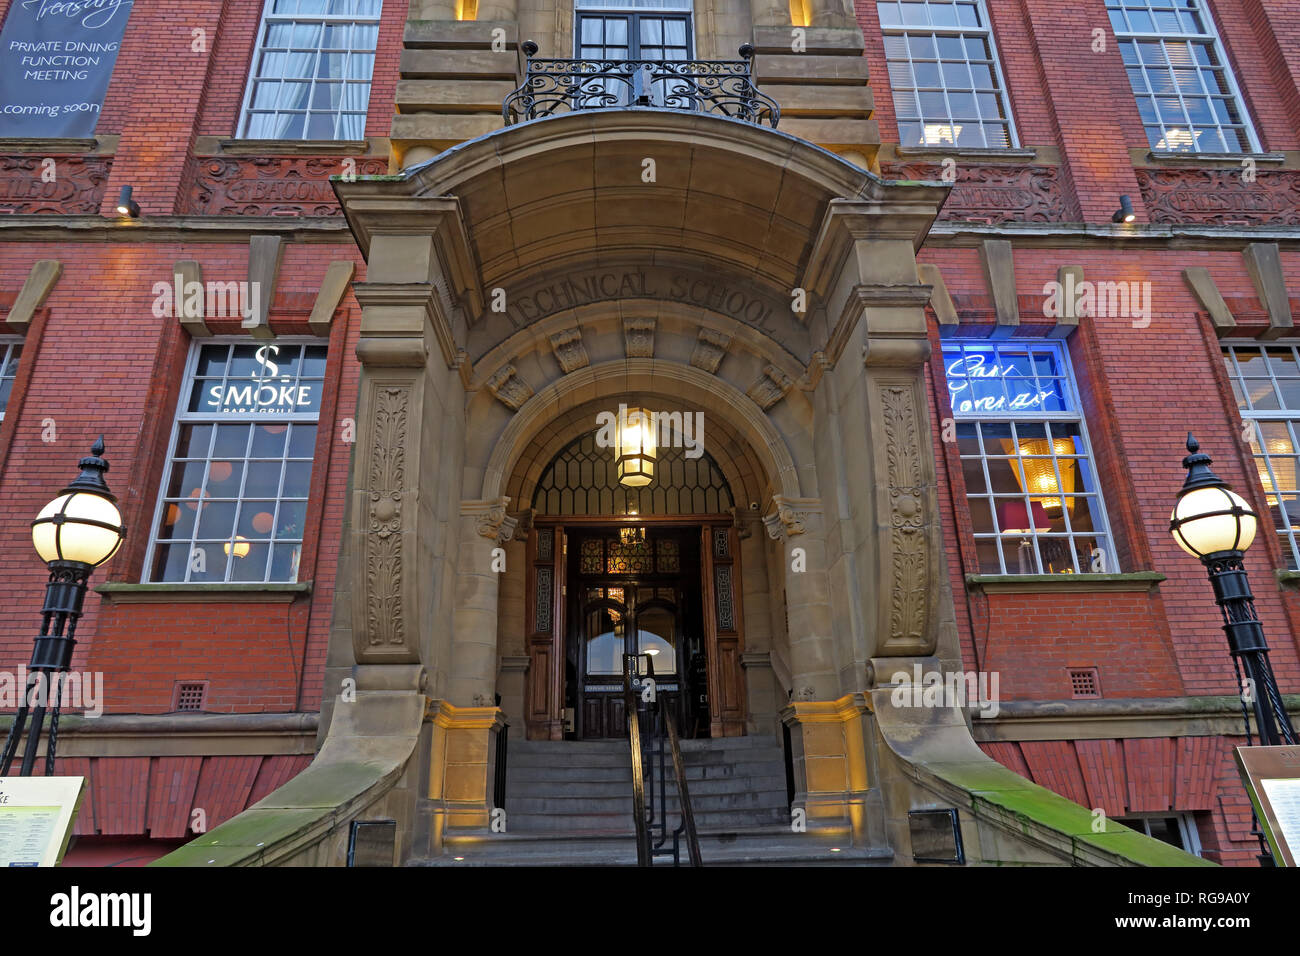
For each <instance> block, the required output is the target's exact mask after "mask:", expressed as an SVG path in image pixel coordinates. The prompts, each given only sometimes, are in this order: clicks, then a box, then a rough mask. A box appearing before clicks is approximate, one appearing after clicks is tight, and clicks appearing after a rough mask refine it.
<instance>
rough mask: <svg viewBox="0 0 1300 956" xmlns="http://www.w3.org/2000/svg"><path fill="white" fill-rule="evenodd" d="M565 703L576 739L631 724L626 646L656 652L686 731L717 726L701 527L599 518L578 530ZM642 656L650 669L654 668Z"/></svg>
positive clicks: (699, 732) (663, 695)
mask: <svg viewBox="0 0 1300 956" xmlns="http://www.w3.org/2000/svg"><path fill="white" fill-rule="evenodd" d="M567 561H568V567H567V572H568V573H567V575H566V579H567V581H568V588H567V592H568V593H567V598H566V600H567V614H566V621H567V623H568V627H567V634H566V635H565V678H566V679H565V682H564V684H565V707H566V708H573V711H572V712H573V715H574V726H573V730H572V732H571V733H568V734H566V737H567V738H569V739H580V740H581V739H585V740H600V739H612V738H619V737H622V736H624V735H625V734H626V733H627V730H626V725H625V718H626V715H625V713H624V704H623V678H622V668H623V655H624V654H639V655H645V654H649V655H651V657H652V659H653V662H654V672H655V680H656V684H657V693H658V696H659V700H660V702H661V704H662V705H663V706H665V707H667V708H669V711H670V713H674V714H676V716H677V721H678V727H679V728H680V729H681V735H682V736H683V737H701V736H703V737H707V736H708V735H709V708H708V679H707V674H708V669H707V661H706V659H705V639H704V627H703V621H704V617H703V607H702V600H701V593H700V590H701V589H700V581H701V577H700V529H699V527H681V526H675V527H669V526H660V527H656V526H655V525H654V524H638V525H616V524H612V525H591V526H587V527H583V528H575V529H574V530H573V532H572V534H571V537H570V538H569V546H568V555H567ZM644 661H645V659H644V658H642V670H643V672H644V670H645V663H644Z"/></svg>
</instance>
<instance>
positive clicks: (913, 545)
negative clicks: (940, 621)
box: [877, 384, 932, 653]
mask: <svg viewBox="0 0 1300 956" xmlns="http://www.w3.org/2000/svg"><path fill="white" fill-rule="evenodd" d="M877 394H878V397H879V400H880V408H881V415H882V418H883V423H884V433H885V482H886V487H887V488H888V491H889V552H890V570H889V581H888V584H889V589H888V592H889V620H888V627H889V630H888V634H887V636H886V645H888V644H890V643H896V644H898V645H901V646H902V647H903V648H912V649H916V648H919V647H920V646H921V645H923V644H924V642H925V639H926V601H927V595H928V594H929V590H930V587H931V584H932V582H931V581H930V563H931V562H930V557H931V556H930V545H929V537H928V529H927V527H926V520H925V519H926V496H927V493H928V489H927V488H926V482H925V464H924V462H923V460H922V457H921V456H922V453H923V452H922V444H923V443H924V442H927V441H928V438H927V436H926V433H925V431H924V430H923V429H922V428H921V423H920V417H919V414H918V410H917V407H916V393H915V389H914V388H913V387H912V386H911V385H903V384H899V385H881V386H879V387H878V393H877ZM927 447H928V446H927ZM927 653H928V652H927Z"/></svg>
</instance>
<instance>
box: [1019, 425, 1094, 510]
mask: <svg viewBox="0 0 1300 956" xmlns="http://www.w3.org/2000/svg"><path fill="white" fill-rule="evenodd" d="M1002 449H1003V451H1005V452H1006V453H1007V454H1008V455H1014V454H1015V453H1016V443H1015V442H1013V441H1012V440H1011V439H1009V438H1004V439H1002ZM1020 454H1021V455H1030V456H1035V457H1028V458H1021V459H1019V460H1018V461H1017V460H1015V459H1013V460H1012V462H1011V469H1012V471H1014V472H1015V475H1016V484H1018V485H1019V486H1020V490H1021V491H1023V492H1025V493H1027V494H1029V495H1031V496H1034V497H1033V501H1034V503H1035V504H1037V505H1042V506H1043V507H1044V508H1046V509H1047V510H1048V511H1055V512H1056V513H1057V516H1058V517H1059V516H1060V512H1061V496H1062V495H1064V496H1065V502H1066V508H1067V509H1068V510H1069V512H1070V513H1071V514H1073V513H1074V497H1073V495H1074V483H1075V475H1076V474H1077V471H1076V468H1075V462H1074V459H1073V458H1069V457H1066V456H1069V455H1073V454H1075V447H1074V439H1073V438H1068V437H1065V438H1054V439H1052V440H1051V441H1048V440H1047V439H1046V438H1031V439H1027V440H1024V441H1021V442H1020ZM1052 455H1055V456H1056V467H1053V465H1052ZM1058 468H1059V469H1060V472H1061V480H1060V482H1059V483H1058V482H1057V480H1056V472H1057V469H1058Z"/></svg>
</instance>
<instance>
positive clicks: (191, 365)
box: [141, 335, 329, 587]
mask: <svg viewBox="0 0 1300 956" xmlns="http://www.w3.org/2000/svg"><path fill="white" fill-rule="evenodd" d="M249 344H270V345H291V346H299V345H316V346H326V347H328V344H329V340H328V339H324V338H319V337H316V336H310V335H298V336H288V335H286V336H280V337H277V338H275V339H256V340H254V339H251V338H249V337H248V336H246V335H215V336H211V337H209V338H204V339H195V340H193V341H192V342H191V343H190V353H189V355H188V356H187V357H186V360H185V373H184V377H183V379H182V381H181V391H180V395H179V396H178V397H177V400H176V408H175V410H174V411H173V414H172V427H171V433H170V435H169V436H168V439H167V452H166V458H165V459H164V462H163V473H162V480H161V482H160V483H159V485H158V494H157V498H156V501H155V504H154V514H153V520H152V522H151V523H150V525H149V547H148V550H147V551H146V553H145V559H144V568H143V570H142V571H141V581H143V582H144V583H146V584H187V585H190V586H193V587H203V586H205V585H221V584H250V585H256V584H285V583H295V582H296V581H297V578H298V575H297V574H295V575H294V581H292V582H290V581H278V580H273V579H271V578H270V570H271V563H272V561H271V556H270V555H268V559H267V565H266V569H265V571H264V572H263V576H262V578H261V579H260V580H247V579H241V580H231V578H230V577H229V573H230V571H231V570H232V569H233V568H234V567H235V565H234V559H233V558H232V557H231V556H230V555H227V558H228V559H229V560H227V562H226V571H225V573H224V574H223V575H222V577H221V578H220V580H207V581H191V580H190V576H191V574H192V571H193V568H192V565H191V564H190V563H189V562H187V563H186V567H185V580H184V581H166V580H163V579H157V578H155V577H154V575H153V562H154V556H155V554H156V552H157V549H158V545H159V543H160V541H167V542H171V541H174V540H180V539H172V538H160V537H159V534H158V533H159V531H161V530H162V520H163V514H164V512H165V510H166V507H167V504H168V502H167V485H168V482H170V480H171V477H172V465H173V463H174V459H175V454H176V441H177V439H178V438H179V436H180V430H181V426H182V425H190V424H196V423H197V424H213V425H219V424H236V423H243V424H247V423H253V424H257V423H260V422H262V421H274V422H284V423H286V424H294V423H299V424H305V425H315V426H316V429H317V431H316V436H317V440H318V441H319V439H320V425H321V421H320V410H319V409H320V408H321V407H322V406H323V402H324V381H322V383H321V386H322V393H321V394H320V395H319V396H317V409H318V410H317V411H316V412H288V413H284V414H276V415H265V416H264V417H261V418H259V417H256V413H247V414H244V415H238V416H237V415H230V414H222V413H220V412H190V411H186V406H187V405H188V404H189V401H190V395H191V393H192V392H193V388H194V376H195V371H196V370H197V368H198V364H199V355H200V354H201V353H202V351H203V347H204V346H205V345H249ZM224 380H225V379H224V378H223V381H224ZM325 381H328V379H326V380H325ZM286 450H287V448H286ZM286 457H287V456H286ZM314 457H315V456H314V454H313V459H314ZM207 460H208V461H211V458H210V457H209V458H208V459H207ZM312 469H313V471H312V479H313V480H314V478H315V461H314V460H313V462H312ZM206 481H207V479H206V477H205V478H204V487H203V490H206ZM241 492H242V488H241ZM304 497H305V503H304V514H305V518H304V527H303V535H304V537H305V536H306V530H307V529H306V522H307V521H309V520H310V517H311V511H310V509H311V488H310V482H309V483H308V489H307V494H306V495H305V496H304ZM202 500H203V495H202V494H200V501H202ZM238 500H239V501H240V502H241V503H242V502H243V501H244V500H246V499H245V498H244V497H243V495H242V493H241V495H240V497H239V499H238ZM284 500H286V499H284V498H282V497H277V498H276V503H277V507H278V504H279V502H281V501H284ZM287 500H294V501H296V500H298V499H297V498H296V496H295V497H294V498H291V499H287ZM198 520H199V519H198V517H197V516H196V519H195V521H196V524H195V531H196V532H197V530H198V526H197V521H198ZM195 540H196V539H195V535H193V534H191V535H190V543H191V551H190V554H191V556H192V555H193V543H194V541H195ZM205 540H206V539H205ZM300 545H301V542H300ZM299 570H301V567H300V568H299Z"/></svg>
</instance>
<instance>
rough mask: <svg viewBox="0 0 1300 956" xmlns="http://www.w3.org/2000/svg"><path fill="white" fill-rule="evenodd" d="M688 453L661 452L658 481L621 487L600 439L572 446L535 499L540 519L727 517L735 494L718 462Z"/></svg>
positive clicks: (548, 473)
mask: <svg viewBox="0 0 1300 956" xmlns="http://www.w3.org/2000/svg"><path fill="white" fill-rule="evenodd" d="M686 451H687V449H685V448H673V447H664V448H660V449H659V457H658V460H657V461H656V462H655V476H654V480H653V481H651V482H650V484H648V485H646V486H645V487H644V488H627V487H624V486H623V485H620V484H619V482H618V475H617V472H616V469H615V464H614V455H613V454H612V450H611V449H609V448H599V447H597V446H596V435H595V432H592V433H590V434H587V435H583V436H582V437H581V438H578V439H576V440H575V441H573V442H572V443H570V444H569V446H568V447H567V448H565V449H564V450H563V451H561V452H560V453H559V454H558V455H556V456H555V458H554V460H552V462H551V464H550V466H549V467H548V468H547V469H546V471H545V472H543V473H542V477H541V479H540V480H539V481H538V483H537V490H536V492H535V493H534V495H533V508H534V509H536V511H537V513H538V514H540V515H610V516H617V517H622V516H624V515H643V516H644V515H685V514H726V513H727V512H729V511H730V510H731V508H732V504H733V501H732V496H731V489H730V488H729V487H728V486H727V481H726V479H725V478H724V477H723V475H722V470H721V469H720V468H719V467H718V465H717V462H715V461H714V460H713V458H712V457H711V456H710V455H709V454H708V453H707V452H702V453H701V454H700V456H699V457H698V458H688V457H686Z"/></svg>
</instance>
